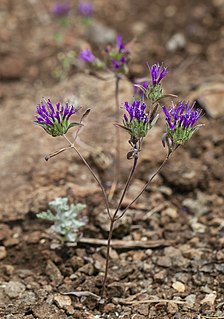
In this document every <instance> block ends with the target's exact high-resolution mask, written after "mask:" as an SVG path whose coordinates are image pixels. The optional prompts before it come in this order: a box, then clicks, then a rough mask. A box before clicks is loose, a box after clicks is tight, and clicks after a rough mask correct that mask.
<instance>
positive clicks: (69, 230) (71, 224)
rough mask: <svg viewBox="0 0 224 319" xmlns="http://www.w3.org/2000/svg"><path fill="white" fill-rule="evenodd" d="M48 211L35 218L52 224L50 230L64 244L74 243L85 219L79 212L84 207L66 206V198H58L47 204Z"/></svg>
mask: <svg viewBox="0 0 224 319" xmlns="http://www.w3.org/2000/svg"><path fill="white" fill-rule="evenodd" d="M49 206H50V208H51V209H50V210H47V211H46V212H42V213H39V214H37V217H39V218H42V219H45V220H49V221H51V222H53V225H52V226H51V229H52V230H53V232H55V233H56V234H58V235H60V237H61V239H62V240H63V241H66V242H72V243H75V242H76V241H77V239H78V236H79V235H80V231H81V228H82V227H83V226H85V225H86V223H87V218H85V217H81V216H80V212H81V211H82V210H83V209H84V208H85V207H86V206H85V205H83V204H72V205H70V206H69V205H68V198H66V197H64V198H62V197H58V198H56V199H55V200H53V201H51V202H49Z"/></svg>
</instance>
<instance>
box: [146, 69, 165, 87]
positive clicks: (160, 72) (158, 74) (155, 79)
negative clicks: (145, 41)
mask: <svg viewBox="0 0 224 319" xmlns="http://www.w3.org/2000/svg"><path fill="white" fill-rule="evenodd" d="M147 65H148V68H149V71H150V74H151V77H152V84H153V85H154V86H156V85H157V84H160V82H161V81H162V79H163V78H164V77H165V76H166V75H167V74H168V73H169V72H168V71H167V67H163V65H160V64H159V63H157V64H154V65H152V66H150V65H149V64H148V63H147Z"/></svg>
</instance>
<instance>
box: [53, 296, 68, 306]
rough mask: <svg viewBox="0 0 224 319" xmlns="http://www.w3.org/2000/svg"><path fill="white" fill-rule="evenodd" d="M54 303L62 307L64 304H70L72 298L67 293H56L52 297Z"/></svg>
mask: <svg viewBox="0 0 224 319" xmlns="http://www.w3.org/2000/svg"><path fill="white" fill-rule="evenodd" d="M53 301H54V303H55V304H56V305H57V306H58V308H64V307H65V306H71V304H72V300H71V298H70V297H69V296H67V295H61V294H56V295H54V298H53Z"/></svg>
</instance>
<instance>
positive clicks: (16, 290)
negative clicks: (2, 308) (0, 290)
mask: <svg viewBox="0 0 224 319" xmlns="http://www.w3.org/2000/svg"><path fill="white" fill-rule="evenodd" d="M25 290H26V287H25V285H23V284H22V283H20V282H19V281H9V282H8V283H7V284H6V286H5V289H4V291H5V294H6V295H7V296H8V297H10V298H16V297H20V296H21V295H22V294H23V293H24V291H25Z"/></svg>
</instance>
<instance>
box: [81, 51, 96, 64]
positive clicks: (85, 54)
mask: <svg viewBox="0 0 224 319" xmlns="http://www.w3.org/2000/svg"><path fill="white" fill-rule="evenodd" d="M79 57H80V59H81V60H83V61H85V62H89V63H92V62H93V61H94V60H95V59H96V58H95V56H94V55H93V54H92V52H91V51H90V50H89V49H85V50H82V51H81V52H80V56H79Z"/></svg>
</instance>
